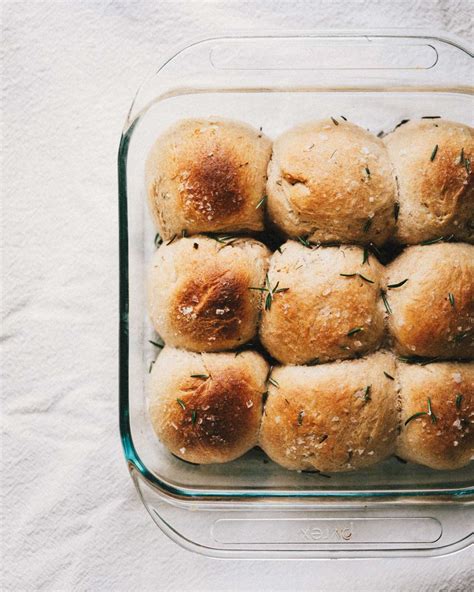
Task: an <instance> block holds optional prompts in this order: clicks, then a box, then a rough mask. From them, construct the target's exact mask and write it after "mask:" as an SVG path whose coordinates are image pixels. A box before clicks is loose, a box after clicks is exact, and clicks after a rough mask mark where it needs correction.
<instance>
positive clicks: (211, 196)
mask: <svg viewBox="0 0 474 592" xmlns="http://www.w3.org/2000/svg"><path fill="white" fill-rule="evenodd" d="M270 153H271V142H270V140H269V139H268V138H267V137H266V136H264V135H263V134H262V132H261V131H259V130H256V129H254V128H252V127H250V126H249V125H247V124H244V123H240V122H238V121H231V120H220V119H185V120H182V121H179V122H178V123H176V124H174V125H173V126H172V127H171V128H169V129H168V130H167V131H165V132H164V133H163V134H162V135H161V136H160V137H159V138H158V139H157V140H156V142H155V144H154V145H153V148H152V149H151V151H150V154H149V156H148V159H147V162H146V175H145V178H146V190H147V195H148V202H149V206H150V211H151V214H152V217H153V220H154V222H155V225H156V227H157V229H158V231H159V232H160V234H161V236H162V237H163V238H164V239H165V240H169V239H171V238H172V237H173V236H174V235H176V236H181V235H182V233H183V232H185V233H187V234H188V235H190V234H197V233H201V232H254V231H260V230H263V210H264V207H262V204H261V200H262V199H263V197H264V195H265V181H266V175H267V165H268V161H269V159H270Z"/></svg>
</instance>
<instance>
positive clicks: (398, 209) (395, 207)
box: [393, 201, 400, 222]
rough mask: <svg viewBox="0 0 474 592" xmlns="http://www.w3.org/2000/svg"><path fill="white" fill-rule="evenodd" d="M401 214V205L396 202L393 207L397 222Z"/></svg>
mask: <svg viewBox="0 0 474 592" xmlns="http://www.w3.org/2000/svg"><path fill="white" fill-rule="evenodd" d="M399 213H400V204H399V203H398V201H396V202H395V203H394V205H393V217H394V218H395V222H397V220H398V214H399Z"/></svg>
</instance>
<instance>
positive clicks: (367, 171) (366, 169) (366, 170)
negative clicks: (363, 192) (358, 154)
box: [365, 167, 370, 177]
mask: <svg viewBox="0 0 474 592" xmlns="http://www.w3.org/2000/svg"><path fill="white" fill-rule="evenodd" d="M365 172H366V173H367V177H370V169H369V167H365Z"/></svg>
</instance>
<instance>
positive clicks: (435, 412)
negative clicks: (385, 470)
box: [397, 362, 474, 469]
mask: <svg viewBox="0 0 474 592" xmlns="http://www.w3.org/2000/svg"><path fill="white" fill-rule="evenodd" d="M398 383H399V388H400V398H401V420H402V421H401V432H400V435H399V436H398V441H397V454H398V456H400V457H401V458H404V459H406V460H409V461H412V462H415V463H419V464H421V465H426V466H428V467H431V468H432V469H457V468H459V467H462V466H464V465H466V464H467V463H468V462H469V461H470V460H471V458H473V457H474V426H473V424H474V364H472V363H470V364H468V363H465V364H460V363H454V362H444V363H437V364H429V365H427V366H421V365H417V364H399V368H398Z"/></svg>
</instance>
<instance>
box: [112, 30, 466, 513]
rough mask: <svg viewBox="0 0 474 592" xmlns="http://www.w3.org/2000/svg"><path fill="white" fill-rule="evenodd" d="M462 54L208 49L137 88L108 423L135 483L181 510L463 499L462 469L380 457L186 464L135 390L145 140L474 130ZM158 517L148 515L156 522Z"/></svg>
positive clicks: (274, 45) (432, 46) (149, 355)
mask: <svg viewBox="0 0 474 592" xmlns="http://www.w3.org/2000/svg"><path fill="white" fill-rule="evenodd" d="M471 58H472V55H471V54H470V53H469V52H468V51H467V50H466V49H465V48H463V47H462V46H461V45H460V44H459V43H458V42H454V41H451V40H447V39H443V38H440V37H429V36H414V35H403V36H402V35H398V34H377V35H369V36H368V35H361V34H342V33H341V34H338V35H334V34H333V35H325V34H317V35H286V36H283V37H282V36H280V37H276V36H265V37H238V38H221V39H208V40H205V41H201V42H198V43H196V44H193V45H190V46H188V47H186V48H185V49H184V50H182V51H181V52H179V53H178V54H176V55H175V56H174V57H173V58H171V59H170V60H168V61H167V62H166V63H165V64H164V65H163V66H162V67H161V69H160V70H158V72H157V73H156V74H154V75H153V76H152V77H151V78H150V79H149V80H148V81H147V82H146V83H145V84H144V85H143V87H142V88H141V89H140V90H139V91H138V94H137V96H136V98H135V101H134V103H133V105H132V108H131V110H130V113H129V116H128V118H127V122H126V125H125V128H124V132H123V136H122V141H121V145H120V152H119V208H120V427H121V436H122V442H123V447H124V451H125V456H126V459H127V462H128V463H129V467H130V469H131V471H132V474H133V476H134V478H135V479H136V480H137V482H140V483H143V484H145V485H147V486H148V485H149V486H151V487H152V488H153V490H154V491H155V492H157V493H158V494H159V495H160V496H162V498H166V499H168V500H171V499H172V500H174V501H175V502H176V503H177V500H180V502H179V503H184V502H187V503H190V504H191V505H192V504H194V505H196V504H197V503H205V502H208V501H210V500H211V501H212V500H215V501H219V502H225V501H226V502H227V503H231V502H232V503H233V502H237V501H238V502H242V501H251V500H252V499H253V500H266V501H267V502H272V501H277V500H286V501H288V500H289V501H291V502H295V504H298V503H301V502H303V501H305V500H306V501H309V500H319V501H327V500H337V501H338V502H341V503H346V502H347V503H351V504H352V503H354V502H366V501H369V500H379V501H380V502H382V501H386V500H388V499H395V498H396V499H397V500H404V501H405V502H408V501H410V500H411V501H413V502H414V501H418V502H419V501H420V500H421V499H437V500H438V501H439V502H441V501H442V500H446V499H451V500H453V499H457V500H460V499H463V500H464V501H467V500H468V499H469V498H470V496H471V495H472V492H473V486H474V466H473V465H474V463H471V464H470V466H468V467H466V468H464V469H461V470H457V471H443V472H438V471H432V470H430V469H427V468H423V467H420V466H415V465H412V464H402V463H400V462H399V461H397V460H396V459H390V460H388V461H386V462H384V463H381V464H379V465H377V466H374V467H372V468H370V469H367V470H365V471H359V472H354V473H345V474H333V475H332V476H331V478H330V479H327V478H324V477H322V476H319V475H315V474H304V473H296V472H290V471H287V470H285V469H282V468H280V467H278V466H277V465H275V464H274V463H272V462H269V461H267V460H266V459H265V457H264V455H263V454H262V453H261V452H260V451H258V450H253V451H251V452H249V453H248V454H247V455H245V456H244V457H242V458H241V459H239V460H236V461H234V462H232V463H228V464H224V465H213V466H193V465H190V464H186V463H184V462H182V461H180V460H179V459H176V458H174V457H173V456H171V455H170V454H169V453H168V452H167V451H166V450H165V449H164V447H163V446H162V445H161V444H160V443H159V442H158V441H157V438H156V437H155V435H154V433H153V431H152V428H151V425H150V422H149V420H148V415H147V401H146V394H145V393H146V381H147V377H148V371H149V366H150V363H151V362H152V360H154V358H155V357H156V348H154V347H153V346H152V345H150V344H149V343H148V340H149V339H153V338H154V333H153V332H152V329H151V325H150V322H149V320H148V317H147V313H146V301H145V283H146V281H145V278H146V272H147V266H148V262H149V259H150V256H151V254H152V253H153V250H154V237H155V230H154V228H153V227H152V223H151V220H150V216H149V213H148V210H147V203H146V198H145V188H144V165H145V159H146V157H147V154H148V151H149V149H150V147H151V145H152V143H153V142H154V140H155V139H156V137H157V135H158V134H159V133H160V132H162V131H163V130H165V129H166V128H167V127H168V126H170V125H171V124H172V123H174V122H175V121H177V120H179V119H182V118H185V117H208V116H218V117H225V118H233V119H237V120H242V121H245V122H247V123H249V124H251V125H253V126H255V127H256V128H258V127H260V126H261V127H262V128H263V131H264V133H266V134H267V135H269V136H270V137H271V138H274V137H275V136H277V135H278V134H280V133H281V132H283V131H284V130H286V129H288V128H290V127H292V126H294V125H296V124H298V123H300V122H304V121H308V120H312V119H320V118H323V117H328V116H331V115H338V116H339V115H344V116H345V117H347V118H348V119H349V120H351V121H353V122H355V123H357V124H359V125H361V126H363V127H366V128H368V129H370V130H371V131H373V132H375V133H378V132H379V131H381V130H384V131H389V130H392V129H393V128H394V126H395V125H396V124H397V123H398V122H399V121H400V120H402V119H411V118H419V117H422V116H442V117H443V118H448V119H453V120H456V121H460V122H465V123H468V124H470V125H472V124H473V101H472V87H471V86H470V81H471V79H472V70H471V68H472V64H471ZM155 519H156V518H155Z"/></svg>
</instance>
